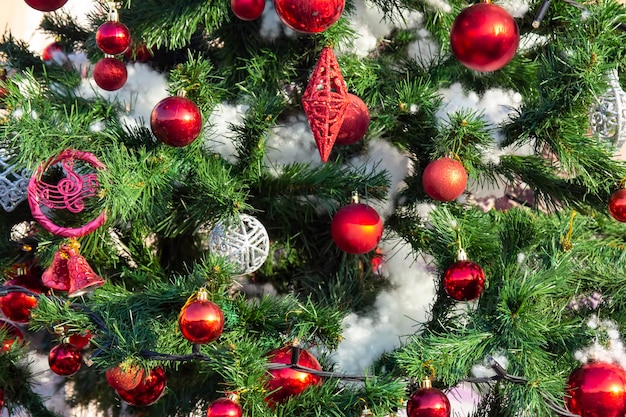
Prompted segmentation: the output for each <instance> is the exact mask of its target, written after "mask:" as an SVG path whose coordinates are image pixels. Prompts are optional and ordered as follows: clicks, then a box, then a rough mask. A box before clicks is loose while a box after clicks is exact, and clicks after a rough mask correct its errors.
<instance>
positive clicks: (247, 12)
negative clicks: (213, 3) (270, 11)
mask: <svg viewBox="0 0 626 417" xmlns="http://www.w3.org/2000/svg"><path fill="white" fill-rule="evenodd" d="M230 8H231V9H232V10H233V13H234V14H235V16H237V17H238V18H239V19H241V20H256V19H258V18H259V17H261V15H262V14H263V10H265V0H230Z"/></svg>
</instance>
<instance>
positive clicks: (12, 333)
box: [0, 319, 24, 353]
mask: <svg viewBox="0 0 626 417" xmlns="http://www.w3.org/2000/svg"><path fill="white" fill-rule="evenodd" d="M0 331H2V333H3V334H4V335H5V337H4V340H2V342H1V345H0V353H1V352H6V351H7V350H9V349H11V346H13V344H14V343H15V342H21V341H23V340H24V333H23V332H22V330H20V328H19V327H17V326H16V325H15V324H13V323H11V322H10V321H8V320H4V319H0Z"/></svg>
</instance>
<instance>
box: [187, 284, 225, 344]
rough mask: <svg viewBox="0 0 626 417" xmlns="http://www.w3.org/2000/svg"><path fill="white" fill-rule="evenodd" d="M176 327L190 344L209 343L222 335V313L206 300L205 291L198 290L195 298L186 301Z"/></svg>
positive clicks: (215, 305) (216, 306)
mask: <svg viewBox="0 0 626 417" xmlns="http://www.w3.org/2000/svg"><path fill="white" fill-rule="evenodd" d="M178 326H179V327H180V331H181V332H182V334H183V336H185V339H187V340H189V341H190V342H191V343H196V344H201V343H209V342H212V341H214V340H216V339H217V338H218V337H220V335H221V334H222V330H224V313H223V312H222V309H221V308H219V306H218V305H217V304H215V303H214V302H212V301H209V300H208V299H207V292H206V291H205V290H200V291H198V294H197V297H196V298H195V299H194V300H191V301H187V304H185V305H184V306H183V308H182V309H181V310H180V314H179V315H178Z"/></svg>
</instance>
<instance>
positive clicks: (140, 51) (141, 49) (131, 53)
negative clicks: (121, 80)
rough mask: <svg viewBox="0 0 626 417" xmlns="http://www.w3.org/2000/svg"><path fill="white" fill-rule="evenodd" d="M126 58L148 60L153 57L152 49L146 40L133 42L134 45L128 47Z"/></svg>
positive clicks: (140, 60)
mask: <svg viewBox="0 0 626 417" xmlns="http://www.w3.org/2000/svg"><path fill="white" fill-rule="evenodd" d="M124 58H126V59H127V60H129V61H136V62H146V61H148V60H150V58H152V51H151V50H150V48H148V45H146V43H145V42H143V41H142V42H137V43H133V44H132V47H130V48H128V49H126V52H124Z"/></svg>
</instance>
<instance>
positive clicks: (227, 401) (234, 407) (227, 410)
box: [206, 398, 243, 417]
mask: <svg viewBox="0 0 626 417" xmlns="http://www.w3.org/2000/svg"><path fill="white" fill-rule="evenodd" d="M242 415H243V410H242V409H241V406H240V405H239V403H238V402H237V401H235V400H233V399H231V398H218V399H217V400H215V401H213V402H212V403H211V404H209V407H208V408H207V411H206V417H241V416H242Z"/></svg>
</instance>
